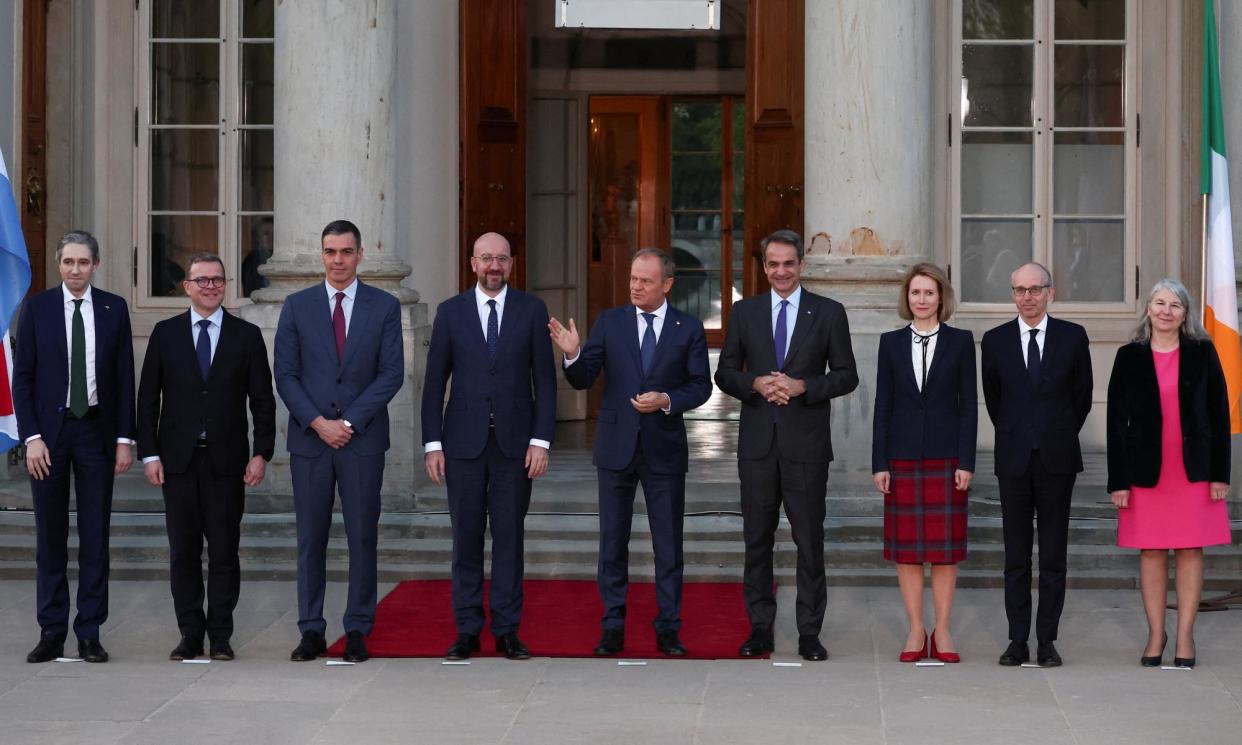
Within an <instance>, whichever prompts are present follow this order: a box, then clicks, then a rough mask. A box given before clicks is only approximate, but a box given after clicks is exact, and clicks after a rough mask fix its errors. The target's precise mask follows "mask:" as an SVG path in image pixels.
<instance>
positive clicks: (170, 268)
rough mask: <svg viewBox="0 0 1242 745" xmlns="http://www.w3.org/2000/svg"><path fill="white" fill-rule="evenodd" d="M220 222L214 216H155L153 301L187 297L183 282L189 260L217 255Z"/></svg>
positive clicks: (152, 235)
mask: <svg viewBox="0 0 1242 745" xmlns="http://www.w3.org/2000/svg"><path fill="white" fill-rule="evenodd" d="M219 225H220V221H219V220H218V219H217V218H216V217H214V216H211V215H206V216H201V215H152V216H151V236H150V238H151V240H150V242H149V243H148V245H149V246H150V247H151V254H150V259H151V263H150V265H149V266H150V290H151V295H152V296H153V297H176V296H180V295H184V294H185V289H184V288H183V287H182V286H181V280H183V279H185V270H186V265H187V262H188V261H189V258H190V257H191V256H193V255H194V254H196V253H203V252H205V253H217V252H218V251H219V245H220V242H219V240H218V238H219V236H218V231H219Z"/></svg>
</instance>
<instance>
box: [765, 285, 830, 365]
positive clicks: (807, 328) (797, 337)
mask: <svg viewBox="0 0 1242 745" xmlns="http://www.w3.org/2000/svg"><path fill="white" fill-rule="evenodd" d="M770 297H771V295H769V298H770ZM768 310H769V311H770V310H771V308H770V307H769V308H768ZM818 311H819V308H818V307H817V304H816V303H815V301H814V300H812V297H811V293H809V292H807V290H806V288H805V287H804V288H802V298H801V300H799V302H798V310H797V313H796V315H795V317H793V318H789V317H786V318H785V322H786V323H789V322H790V321H793V324H794V328H793V337H792V338H790V340H789V348H788V349H786V350H785V361H784V364H782V365H781V369H782V370H784V369H785V368H787V367H789V362H790V360H792V359H793V357H794V355H795V354H797V352H798V347H799V346H801V345H802V342H803V341H804V340H805V339H806V337H807V336H809V335H810V333H811V326H812V325H813V324H814V323H815V316H816V313H817V312H818ZM771 324H772V319H771V315H770V314H769V316H768V326H769V328H771ZM772 360H773V361H775V360H776V332H775V329H773V332H772Z"/></svg>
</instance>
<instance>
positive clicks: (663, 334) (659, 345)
mask: <svg viewBox="0 0 1242 745" xmlns="http://www.w3.org/2000/svg"><path fill="white" fill-rule="evenodd" d="M679 316H680V314H679V313H678V312H677V311H676V310H675V309H674V308H673V306H671V305H670V306H668V311H667V312H666V313H665V314H664V326H663V327H662V328H661V329H660V338H659V339H658V340H657V341H656V351H655V359H654V360H653V361H652V363H651V369H652V370H655V369H656V366H657V365H659V364H660V361H661V360H662V359H663V357H664V355H665V350H667V349H668V348H670V347H672V346H673V344H674V342H673V339H675V338H677V335H678V334H680V333H681V318H680V317H679ZM640 357H641V355H640Z"/></svg>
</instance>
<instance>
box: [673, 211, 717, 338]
mask: <svg viewBox="0 0 1242 745" xmlns="http://www.w3.org/2000/svg"><path fill="white" fill-rule="evenodd" d="M672 249H673V261H674V262H675V263H676V264H677V273H676V275H675V276H676V280H675V281H674V282H673V289H672V290H671V291H670V292H669V303H671V304H672V305H673V306H674V307H676V308H679V309H681V310H684V311H685V312H687V313H689V314H690V315H692V316H694V317H696V318H698V319H699V320H701V321H703V326H704V328H709V329H718V328H720V318H721V298H720V215H719V214H698V215H695V214H684V213H683V214H674V215H673V236H672Z"/></svg>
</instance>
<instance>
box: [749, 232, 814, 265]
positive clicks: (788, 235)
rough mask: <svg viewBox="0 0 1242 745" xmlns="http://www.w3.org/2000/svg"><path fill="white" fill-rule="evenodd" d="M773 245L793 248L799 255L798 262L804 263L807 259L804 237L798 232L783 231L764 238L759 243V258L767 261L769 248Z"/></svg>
mask: <svg viewBox="0 0 1242 745" xmlns="http://www.w3.org/2000/svg"><path fill="white" fill-rule="evenodd" d="M773 243H784V244H785V245H787V246H793V247H794V251H796V252H797V254H798V261H802V260H803V259H804V258H805V257H806V249H805V248H804V247H803V245H802V236H800V235H798V233H797V231H794V230H786V229H781V230H777V231H775V232H773V233H769V234H768V235H766V236H764V238H763V240H761V241H759V258H760V259H761V260H764V261H766V260H767V258H768V246H769V245H771V244H773Z"/></svg>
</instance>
